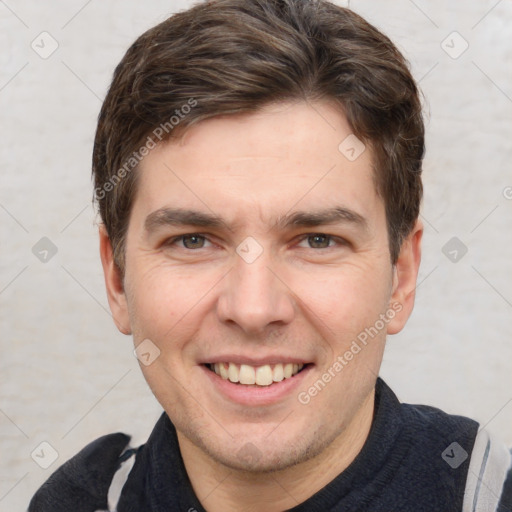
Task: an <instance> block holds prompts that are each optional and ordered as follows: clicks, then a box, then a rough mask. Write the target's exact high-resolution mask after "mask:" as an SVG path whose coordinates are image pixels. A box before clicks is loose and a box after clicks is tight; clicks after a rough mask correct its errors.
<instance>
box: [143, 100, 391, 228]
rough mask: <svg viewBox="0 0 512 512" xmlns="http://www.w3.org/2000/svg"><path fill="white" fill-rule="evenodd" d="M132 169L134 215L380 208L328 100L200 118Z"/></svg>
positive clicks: (361, 153) (368, 161) (365, 156)
mask: <svg viewBox="0 0 512 512" xmlns="http://www.w3.org/2000/svg"><path fill="white" fill-rule="evenodd" d="M138 172H140V176H139V180H138V190H137V193H136V197H135V201H134V205H133V209H134V210H136V211H137V212H138V213H140V214H142V215H148V214H150V213H151V212H152V211H155V210H157V209H159V208H163V207H174V208H176V207H178V208H189V209H195V210H201V211H205V212H206V211H210V213H212V212H213V213H215V214H216V215H221V216H222V217H223V218H226V220H232V221H235V220H238V221H240V220H241V217H240V216H242V218H243V219H247V220H249V219H250V218H254V219H256V218H258V219H259V221H260V222H261V221H262V222H267V223H270V222H273V221H274V220H275V218H277V217H279V216H282V215H283V214H284V213H288V212H290V211H292V210H293V209H294V208H296V209H297V210H300V211H306V210H308V209H312V208H313V209H318V208H319V207H337V206H342V207H346V208H350V209H351V210H353V211H355V212H358V213H360V214H361V215H362V216H364V217H368V216H370V217H371V216H372V215H381V214H383V211H384V210H383V205H382V202H381V200H380V198H379V197H378V196H377V194H376V193H375V187H374V180H373V168H372V154H371V150H370V148H365V147H364V145H363V144H362V143H361V142H360V141H358V140H357V138H356V137H355V136H354V135H353V134H352V130H351V128H350V126H349V124H348V122H347V120H346V118H345V116H344V114H343V112H342V110H341V109H340V108H339V107H335V106H334V105H333V104H329V103H314V104H313V103H305V102H300V103H280V104H273V105H269V106H267V107H265V108H264V109H262V110H261V111H259V112H257V113H254V114H239V115H230V116H219V117H215V118H212V119H208V120H205V121H202V122H200V123H198V124H197V125H195V126H193V127H191V128H189V129H188V130H187V131H186V132H185V134H184V136H183V137H182V138H181V139H180V140H178V141H172V142H167V143H166V144H163V145H161V146H158V147H157V148H155V149H154V150H152V151H151V152H150V153H149V155H148V156H146V157H145V158H144V160H143V161H142V162H141V165H140V168H139V171H138ZM229 217H231V218H229Z"/></svg>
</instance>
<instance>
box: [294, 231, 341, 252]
mask: <svg viewBox="0 0 512 512" xmlns="http://www.w3.org/2000/svg"><path fill="white" fill-rule="evenodd" d="M305 243H306V244H307V247H308V248H311V249H327V248H329V247H332V246H333V245H334V243H335V242H334V240H333V237H332V236H330V235H325V234H323V233H314V234H312V235H307V236H305V237H304V238H303V239H302V240H301V241H300V243H299V246H300V247H304V244H305Z"/></svg>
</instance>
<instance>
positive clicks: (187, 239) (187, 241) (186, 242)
mask: <svg viewBox="0 0 512 512" xmlns="http://www.w3.org/2000/svg"><path fill="white" fill-rule="evenodd" d="M180 238H181V241H182V243H183V246H184V247H186V248H187V249H202V248H203V247H204V243H205V237H204V236H202V235H183V236H182V237H180Z"/></svg>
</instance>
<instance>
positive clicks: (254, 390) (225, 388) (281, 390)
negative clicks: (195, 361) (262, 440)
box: [202, 365, 313, 406]
mask: <svg viewBox="0 0 512 512" xmlns="http://www.w3.org/2000/svg"><path fill="white" fill-rule="evenodd" d="M312 367H313V365H307V366H306V367H304V368H303V369H302V370H301V371H300V372H299V373H297V374H296V375H294V376H293V377H290V378H288V379H283V380H282V381H281V382H274V383H273V384H270V385H269V386H256V385H253V386H247V385H245V384H235V383H233V382H231V381H230V380H224V379H223V378H222V377H221V376H220V375H217V374H216V373H215V372H212V371H211V370H209V369H208V368H207V367H206V366H202V368H203V370H204V372H205V373H206V375H207V377H208V378H209V379H210V381H211V382H212V383H213V385H214V386H215V387H216V389H218V390H219V391H220V392H221V394H223V395H224V396H225V397H227V398H228V399H229V400H231V401H232V402H235V403H238V404H241V405H249V406H251V405H252V406H260V405H270V404H273V403H276V402H279V401H280V400H282V399H284V398H286V397H289V396H290V395H291V394H292V393H293V392H294V391H296V390H297V388H299V387H300V385H301V383H303V381H304V379H305V377H306V375H307V374H308V373H309V372H310V371H311V369H312Z"/></svg>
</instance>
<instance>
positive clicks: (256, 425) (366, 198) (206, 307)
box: [102, 103, 421, 471]
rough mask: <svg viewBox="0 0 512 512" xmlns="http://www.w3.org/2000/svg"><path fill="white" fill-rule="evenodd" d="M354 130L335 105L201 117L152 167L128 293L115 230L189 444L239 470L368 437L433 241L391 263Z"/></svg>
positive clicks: (120, 314) (119, 303) (115, 296)
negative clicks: (370, 413) (368, 416)
mask: <svg viewBox="0 0 512 512" xmlns="http://www.w3.org/2000/svg"><path fill="white" fill-rule="evenodd" d="M350 134H351V129H350V127H349V125H348V123H347V121H346V118H345V116H344V115H343V113H342V112H341V111H340V109H339V108H335V107H334V106H333V105H331V104H328V103H315V104H311V105H308V104H306V103H286V104H279V105H272V106H269V107H267V108H265V109H264V110H263V111H261V112H259V113H257V114H250V115H237V116H225V117H217V118H214V119H211V120H207V121H203V122H201V123H199V124H198V125H197V126H195V127H193V128H191V129H189V130H188V131H187V132H186V134H185V136H184V137H183V138H182V139H181V140H180V141H179V142H172V143H167V144H166V145H163V146H160V147H158V148H156V149H154V150H152V151H151V152H150V154H149V155H148V156H147V157H146V158H145V159H144V160H143V162H142V163H141V167H140V169H139V170H138V171H137V172H140V175H139V176H138V178H139V181H138V189H137V194H136V198H135V201H134V203H133V207H132V212H131V217H130V222H129V227H128V232H127V238H126V268H125V275H124V281H123V283H120V281H119V277H118V275H117V277H116V272H115V266H114V265H113V263H112V259H111V250H110V246H109V242H108V238H107V237H106V235H105V234H103V235H102V257H103V264H104V267H105V275H106V282H107V288H108V292H109V300H110V304H111V308H112V311H113V314H114V318H115V321H116V323H117V325H118V327H119V328H120V330H121V331H123V332H125V333H129V332H132V333H133V337H134V342H135V345H136V346H138V345H139V344H141V343H144V344H145V345H141V347H146V348H145V349H144V350H145V351H146V352H145V353H146V354H149V355H146V356H145V357H146V361H143V363H146V364H141V368H142V371H143V372H144V376H145V378H146V380H147V382H148V383H149V385H150V387H151V389H152V390H153V392H154V394H155V396H156V397H157V399H158V400H159V401H160V403H161V404H162V406H163V407H164V409H165V410H166V412H167V414H168V415H169V417H170V419H171V421H172V422H173V423H174V425H175V426H176V428H177V429H178V431H179V435H180V436H181V438H182V439H186V440H187V441H189V442H191V443H193V444H194V445H195V446H196V447H199V448H200V449H201V450H202V451H203V452H204V453H206V454H208V455H209V456H210V457H211V458H212V459H214V460H215V461H218V462H221V463H223V464H225V465H227V466H230V467H232V468H239V469H247V470H251V471H265V470H270V469H282V468H286V467H289V466H292V465H294V464H296V463H298V462H301V461H304V460H307V459H309V458H311V457H314V456H316V455H318V454H320V453H322V451H324V450H326V449H327V448H328V447H329V446H330V445H331V444H332V443H333V442H334V441H335V440H336V439H338V438H340V436H343V435H344V433H346V432H347V431H348V430H349V429H350V428H353V425H354V421H355V418H356V417H357V416H358V415H360V414H361V411H362V410H363V409H364V408H372V407H373V403H372V400H371V397H372V396H373V395H372V392H373V389H374V385H375V380H376V377H377V375H378V372H379V366H380V363H381V359H382V352H383V349H384V342H385V336H386V333H394V332H397V331H399V330H400V329H401V328H402V326H403V325H404V323H405V321H406V319H407V317H408V315H409V313H410V310H411V308H412V301H413V295H414V294H413V289H414V281H415V278H416V272H417V266H418V264H419V239H420V238H421V230H420V229H419V228H415V230H414V233H413V235H412V236H411V238H410V240H408V241H407V242H406V243H405V244H404V247H403V250H402V253H401V256H400V259H399V261H398V262H397V265H396V266H392V264H391V261H390V254H389V243H388V237H387V229H386V218H385V211H384V203H383V201H382V199H381V198H380V197H379V196H378V195H377V194H376V191H375V187H374V181H373V172H374V171H373V169H372V153H371V150H370V148H369V147H367V148H366V149H365V150H364V151H363V153H362V154H361V155H360V156H359V157H358V158H356V159H355V160H354V159H353V158H350V159H349V158H347V157H346V154H348V155H349V156H352V154H351V153H350V152H349V153H345V154H344V153H343V152H342V151H340V149H339V146H340V143H341V142H342V141H344V140H345V139H346V137H347V136H349V135H350ZM343 147H344V146H342V149H343ZM352 160H353V161H352ZM148 363H150V364H148Z"/></svg>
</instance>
